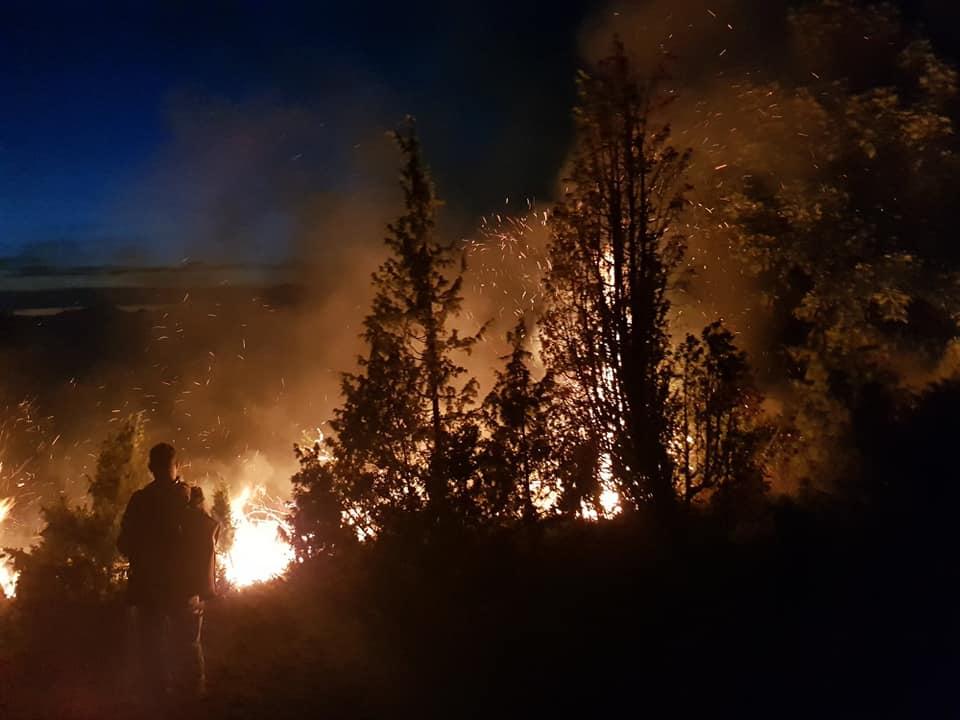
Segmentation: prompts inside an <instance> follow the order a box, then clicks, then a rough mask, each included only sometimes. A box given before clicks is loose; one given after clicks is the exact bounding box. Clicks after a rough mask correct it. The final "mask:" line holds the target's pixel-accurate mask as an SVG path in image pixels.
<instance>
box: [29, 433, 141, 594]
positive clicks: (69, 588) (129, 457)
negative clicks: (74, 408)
mask: <svg viewBox="0 0 960 720" xmlns="http://www.w3.org/2000/svg"><path fill="white" fill-rule="evenodd" d="M143 437H144V436H143V417H142V416H141V415H139V414H137V415H133V416H131V417H129V418H128V419H127V420H126V421H125V422H124V423H123V424H122V425H121V426H120V428H119V430H117V431H116V432H115V433H113V434H111V435H110V436H108V437H107V438H106V439H105V440H104V441H103V444H102V445H101V448H100V454H99V455H98V457H97V470H96V474H95V476H94V477H93V479H92V480H91V481H90V485H89V488H88V492H87V495H88V502H87V503H86V504H85V505H76V506H71V505H70V504H69V503H68V502H67V500H66V498H65V497H63V496H61V497H60V499H59V500H58V501H57V502H56V503H55V504H54V505H51V506H49V507H45V508H43V511H42V515H43V519H44V521H45V523H46V524H45V526H44V529H43V530H42V531H41V532H40V542H39V543H37V544H36V545H34V546H33V547H32V548H31V549H30V551H29V552H25V551H16V552H15V553H14V564H15V566H16V568H17V569H18V570H19V571H20V578H19V580H18V583H17V597H18V600H22V601H23V602H25V603H28V604H29V603H31V602H37V601H40V602H44V601H46V602H49V601H50V600H51V599H76V600H82V599H92V598H97V597H103V596H105V595H107V594H109V593H110V592H113V591H114V590H116V589H117V588H118V587H119V585H120V582H121V581H122V578H123V561H122V558H121V557H120V555H119V554H118V552H117V533H118V532H119V523H120V518H121V517H122V515H123V510H124V508H125V506H126V501H127V500H128V499H129V497H130V495H131V494H132V493H133V491H134V490H135V489H136V487H137V485H138V484H140V483H141V481H142V479H145V471H144V468H145V467H146V457H145V452H144V447H143Z"/></svg>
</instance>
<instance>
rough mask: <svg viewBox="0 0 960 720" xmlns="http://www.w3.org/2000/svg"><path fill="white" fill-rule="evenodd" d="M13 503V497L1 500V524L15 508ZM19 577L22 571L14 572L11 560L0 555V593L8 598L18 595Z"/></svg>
mask: <svg viewBox="0 0 960 720" xmlns="http://www.w3.org/2000/svg"><path fill="white" fill-rule="evenodd" d="M13 503H14V500H13V498H4V499H3V500H0V526H2V525H3V521H4V520H6V519H7V516H8V515H9V514H10V511H11V510H12V509H13ZM18 577H20V573H18V572H14V570H13V568H12V567H11V566H10V564H9V562H8V561H7V560H6V559H5V558H2V557H0V594H2V595H6V596H7V597H8V598H12V597H13V596H14V595H16V591H17V578H18Z"/></svg>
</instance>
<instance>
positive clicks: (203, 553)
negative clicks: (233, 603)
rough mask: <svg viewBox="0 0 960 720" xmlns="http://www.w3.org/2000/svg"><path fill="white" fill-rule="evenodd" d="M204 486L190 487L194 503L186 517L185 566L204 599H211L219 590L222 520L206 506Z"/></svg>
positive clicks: (193, 586) (194, 588)
mask: <svg viewBox="0 0 960 720" xmlns="http://www.w3.org/2000/svg"><path fill="white" fill-rule="evenodd" d="M203 501H204V497H203V488H200V487H192V488H190V503H189V505H188V507H187V517H186V519H185V521H184V526H183V530H184V541H185V543H184V544H185V546H186V548H187V557H186V558H185V563H186V567H185V570H186V571H187V573H188V585H189V588H188V589H189V590H190V591H191V592H195V593H196V594H197V595H198V596H199V597H200V599H201V600H209V599H210V598H212V597H214V596H215V595H216V594H217V590H216V548H217V539H218V538H219V535H220V523H218V522H217V521H216V520H214V519H213V518H212V517H210V515H208V514H207V512H206V510H204V508H203Z"/></svg>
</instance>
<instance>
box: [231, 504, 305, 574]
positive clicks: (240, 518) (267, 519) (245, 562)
mask: <svg viewBox="0 0 960 720" xmlns="http://www.w3.org/2000/svg"><path fill="white" fill-rule="evenodd" d="M265 497H266V491H265V490H264V488H263V487H260V486H258V487H246V488H244V489H243V491H242V492H241V493H240V494H239V495H238V496H237V497H236V498H235V499H234V500H233V501H231V503H230V513H231V515H232V517H233V530H234V535H233V544H232V545H231V547H230V549H229V551H227V552H226V553H225V555H224V556H223V558H222V563H223V568H224V574H225V576H226V578H227V580H228V581H229V582H230V584H231V585H233V586H234V587H237V588H242V587H247V586H249V585H254V584H256V583H260V582H266V581H267V580H273V579H274V578H278V577H281V576H282V575H283V574H284V573H285V572H286V571H287V568H288V567H290V563H292V562H293V560H294V551H293V547H292V546H291V545H290V543H289V542H288V541H287V540H286V538H285V535H288V534H289V531H290V525H289V522H288V520H287V512H286V511H284V510H277V509H275V508H271V507H269V506H268V505H267V504H265V503H264V501H263V500H264V498H265Z"/></svg>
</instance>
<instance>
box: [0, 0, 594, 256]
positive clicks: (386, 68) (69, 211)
mask: <svg viewBox="0 0 960 720" xmlns="http://www.w3.org/2000/svg"><path fill="white" fill-rule="evenodd" d="M407 5H409V7H407ZM476 5H478V6H479V7H471V8H469V9H467V8H466V4H465V3H439V2H430V3H409V4H393V3H390V4H388V3H379V2H357V3H342V2H338V3H325V2H312V3H302V4H298V3H292V4H291V3H271V2H260V3H256V2H247V3H226V2H223V3H192V2H182V3H181V2H164V3H135V2H134V3H123V4H118V5H116V6H110V5H108V4H106V3H99V2H98V3H81V2H73V3H63V4H56V3H40V2H26V3H16V2H15V3H8V4H5V5H4V6H3V8H2V9H0V93H2V105H0V256H4V255H13V254H17V253H20V252H23V251H24V250H27V251H31V252H37V248H38V246H40V247H43V246H46V249H45V250H44V251H43V252H44V253H45V254H46V255H49V254H50V253H51V252H53V254H54V255H58V254H59V255H67V256H70V257H68V258H63V260H79V261H81V262H83V261H94V262H95V261H101V260H103V259H110V258H111V256H112V257H117V256H118V254H119V256H120V257H123V256H124V254H126V256H129V257H131V258H133V259H135V258H136V256H137V255H141V254H142V255H145V256H154V255H157V256H165V255H168V254H169V253H166V252H164V248H166V247H167V246H170V248H172V247H173V246H177V248H178V250H179V246H180V245H181V244H182V245H185V246H187V247H189V242H181V239H178V238H173V237H171V236H172V235H175V234H177V233H178V232H179V231H180V225H181V224H184V225H186V226H187V227H186V228H184V230H183V231H184V232H190V230H189V229H188V228H189V227H190V226H192V225H193V226H196V228H195V232H197V233H201V232H206V230H207V229H208V226H207V225H204V224H203V223H197V222H194V221H195V220H197V218H198V217H200V216H204V215H209V214H210V213H213V212H217V211H218V210H219V209H221V208H222V206H223V204H224V203H226V202H227V201H226V200H224V197H225V196H226V195H227V194H232V195H234V196H239V197H241V198H247V199H251V200H252V199H253V196H254V194H255V193H258V192H262V191H263V190H264V188H263V187H258V186H257V184H256V183H241V184H242V187H240V188H239V189H238V188H237V187H236V185H237V182H238V181H237V180H236V179H233V180H232V181H231V182H232V183H233V184H232V185H231V186H230V187H228V188H227V189H226V190H223V189H222V188H219V183H220V180H219V179H218V180H217V181H216V182H214V183H213V184H214V185H217V186H218V187H217V188H216V189H213V190H210V185H211V183H210V182H209V180H210V177H211V176H212V174H214V173H218V172H219V169H220V166H218V163H221V164H223V163H225V164H226V165H227V167H226V168H225V170H224V174H227V175H229V173H230V172H231V170H232V171H233V172H236V173H238V174H247V175H249V176H253V175H258V174H261V173H262V175H263V177H262V183H266V184H271V183H272V181H271V180H270V177H271V173H276V172H286V170H285V168H277V167H276V162H275V160H274V159H273V158H272V155H271V153H270V152H263V151H255V152H252V153H251V155H253V156H255V158H254V159H252V160H249V161H247V162H239V164H238V165H237V166H236V167H235V168H234V167H233V166H232V165H231V164H230V162H229V161H228V160H226V159H225V157H226V156H229V155H231V154H232V153H233V151H232V150H230V149H229V148H228V149H220V150H217V149H212V148H213V146H214V145H218V144H219V143H220V142H221V141H222V139H223V137H224V136H226V135H230V134H231V133H233V134H243V133H248V134H250V135H252V136H253V138H254V139H253V140H252V141H251V142H252V143H253V144H255V145H258V146H259V145H263V144H265V143H268V142H270V141H271V139H276V140H277V143H278V144H283V143H284V142H286V143H288V145H289V148H287V149H288V150H289V155H288V156H285V157H287V158H288V159H289V158H294V159H296V160H297V161H298V162H300V163H301V165H300V166H298V168H297V169H298V170H299V171H300V172H301V174H302V175H304V177H303V178H302V179H301V180H300V181H299V182H300V183H301V184H303V185H306V184H307V183H308V182H309V183H312V184H313V185H314V186H315V187H316V188H317V189H320V190H329V191H331V192H338V191H341V190H343V189H344V188H347V187H349V185H350V182H351V180H350V172H351V171H353V173H354V176H356V175H357V167H356V166H357V162H355V161H353V162H351V161H350V160H349V158H347V156H346V155H345V153H346V152H347V151H348V150H349V149H350V148H353V147H354V146H355V145H356V144H357V143H360V142H361V141H363V140H366V139H368V138H369V137H370V136H372V135H376V134H377V133H378V132H379V134H380V135H382V131H383V129H385V128H387V127H390V126H391V125H393V124H395V123H396V122H397V121H399V120H400V119H402V117H403V116H404V114H405V113H413V114H415V115H417V117H418V118H419V122H420V126H421V131H422V134H423V135H424V138H425V142H426V145H427V148H428V152H429V153H430V160H431V163H432V164H433V166H434V168H435V172H436V175H437V177H438V181H439V182H440V184H441V185H442V189H443V194H444V195H445V196H446V197H447V199H448V200H449V201H450V204H451V205H453V204H456V205H457V206H458V208H459V210H460V211H461V212H464V213H466V214H468V215H469V214H471V213H473V214H480V213H482V212H485V211H487V210H489V209H490V208H491V206H494V205H496V204H497V203H498V202H502V200H503V196H504V195H508V194H543V193H545V192H547V191H548V190H549V188H550V185H551V183H552V182H553V180H554V179H555V176H556V171H557V167H558V164H559V163H560V162H561V160H562V157H563V153H564V150H565V147H566V145H567V142H568V135H569V125H570V122H569V106H570V103H571V101H572V84H573V83H572V77H573V73H574V70H575V68H576V65H577V57H576V52H577V33H578V28H579V27H580V26H581V24H582V22H583V20H584V17H585V16H586V14H587V13H588V12H589V8H588V7H587V3H574V2H568V3H564V2H560V3H557V2H552V3H550V4H549V11H547V8H545V7H544V4H543V3H534V2H526V3H524V2H516V3H503V2H496V3H477V4H476ZM291 115H296V116H297V117H296V118H293V119H291V118H290V116H291ZM286 123H290V124H292V125H293V128H292V129H291V131H290V133H288V132H287V130H286V129H285V127H286ZM312 125H315V126H317V129H316V134H317V138H318V139H317V141H316V143H314V142H313V138H311V132H312V130H311V126H312ZM205 133H206V135H205ZM287 149H285V150H284V152H286V151H287ZM193 150H196V152H193ZM518 151H522V157H523V158H524V161H523V162H522V163H516V162H514V163H507V162H506V160H507V159H508V158H509V157H511V154H515V153H517V152H518ZM271 152H272V151H271ZM187 153H192V154H191V155H190V156H189V157H187V155H186V154H187ZM197 156H201V157H200V159H197ZM208 156H213V158H214V159H213V160H211V158H210V157H208ZM264 164H266V165H267V166H268V170H267V171H266V172H263V165H264ZM348 165H350V166H351V167H347V166H348ZM304 166H305V167H308V168H309V170H308V171H306V172H304V171H303V170H302V167H304ZM504 167H510V172H509V173H504ZM361 174H362V172H361ZM493 175H496V176H497V177H496V179H495V180H494V178H493V177H492V176H493ZM388 179H390V180H392V176H391V177H390V178H388ZM205 181H206V184H204V182H205ZM353 181H357V180H356V177H354V180H353ZM358 182H364V180H363V179H361V180H359V181H358ZM272 184H275V183H272ZM302 192H306V190H303V189H301V188H299V186H298V187H297V188H296V189H295V190H294V191H293V194H294V195H296V194H297V193H302ZM266 194H268V195H269V193H266ZM241 204H244V203H241ZM257 204H258V209H257V212H259V213H260V214H261V215H262V216H263V218H265V219H263V228H266V229H264V230H263V232H267V233H270V232H275V231H276V232H279V231H278V230H277V228H281V229H282V228H283V226H284V222H283V214H284V212H285V211H286V209H287V208H285V207H284V202H283V201H278V203H277V206H278V207H277V208H275V210H276V213H272V212H271V207H270V200H264V201H263V202H261V203H257ZM271 215H273V216H274V217H273V218H272V219H271ZM184 216H189V217H184ZM190 218H192V220H191V219H190ZM242 222H243V223H246V224H249V222H250V219H249V218H248V217H245V218H244V219H243V220H242ZM256 222H258V223H259V222H260V220H257V221H256ZM51 248H59V250H55V251H51ZM158 248H159V249H160V252H155V251H157V250H158Z"/></svg>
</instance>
